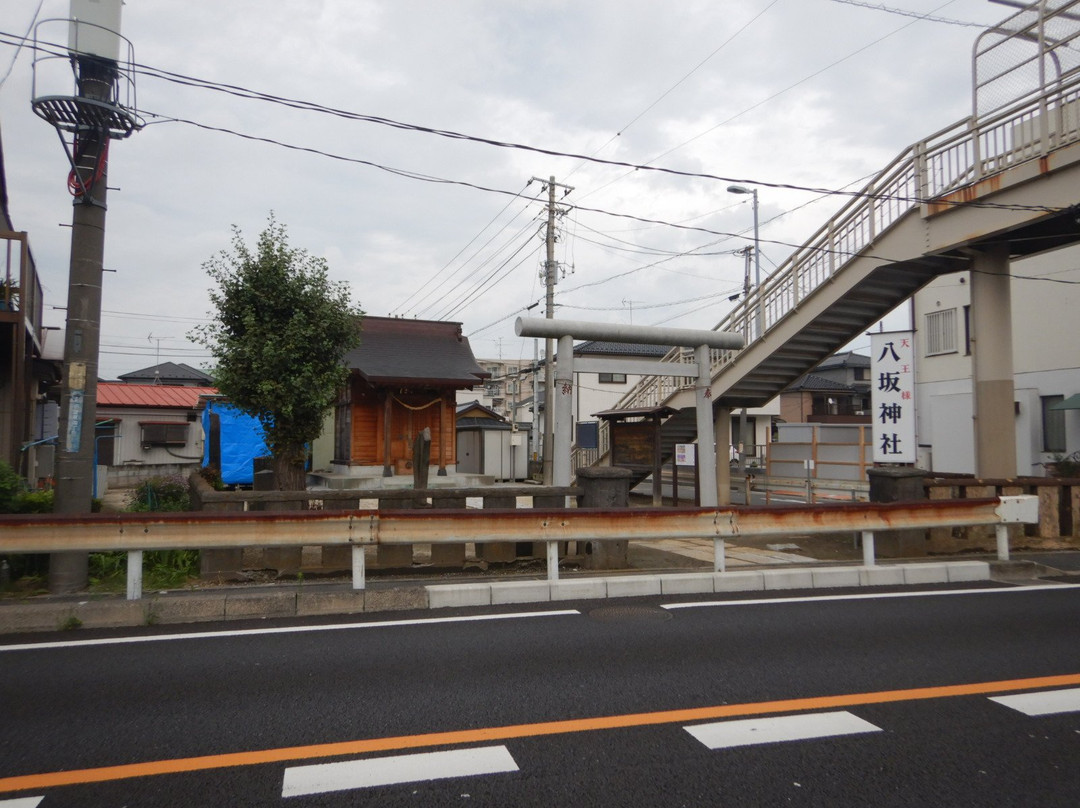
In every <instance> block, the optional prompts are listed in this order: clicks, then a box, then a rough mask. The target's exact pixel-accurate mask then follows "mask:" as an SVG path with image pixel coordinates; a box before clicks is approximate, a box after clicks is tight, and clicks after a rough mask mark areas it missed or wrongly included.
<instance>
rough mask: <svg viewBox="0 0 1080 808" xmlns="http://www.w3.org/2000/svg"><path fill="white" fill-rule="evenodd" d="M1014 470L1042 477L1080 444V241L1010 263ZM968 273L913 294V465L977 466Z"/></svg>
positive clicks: (971, 469)
mask: <svg viewBox="0 0 1080 808" xmlns="http://www.w3.org/2000/svg"><path fill="white" fill-rule="evenodd" d="M1010 276H1011V279H1010V283H1009V297H1010V301H1011V312H1012V315H1011V319H1012V323H1011V325H1012V328H1011V334H1012V368H1013V380H1012V381H1013V400H1014V421H1015V425H1016V434H1015V441H1016V473H1017V474H1018V475H1020V476H1043V475H1045V474H1046V465H1047V464H1048V463H1052V462H1053V461H1054V459H1055V458H1057V457H1060V456H1064V455H1068V454H1071V453H1074V452H1077V451H1080V398H1078V397H1077V396H1078V394H1080V342H1078V340H1077V336H1076V313H1077V311H1080V248H1077V247H1071V248H1064V249H1060V250H1054V251H1051V252H1045V253H1041V254H1039V255H1035V256H1032V257H1030V258H1025V259H1020V260H1014V261H1013V262H1012V263H1011V266H1010ZM972 306H973V301H972V295H971V274H970V272H959V273H954V274H951V275H946V276H944V277H942V278H939V279H937V280H936V281H934V282H933V283H931V284H929V285H928V286H926V287H925V288H924V289H922V290H921V291H919V292H918V293H917V294H916V295H915V297H914V305H913V320H914V327H915V349H916V357H915V400H916V408H917V409H916V435H917V440H918V446H919V448H918V458H917V465H918V466H919V467H920V468H925V469H928V470H931V471H944V472H956V473H963V474H973V473H975V468H976V466H975V438H974V428H973V425H972V424H973V418H974V417H975V415H976V413H975V405H974V390H973V385H972V378H973V355H974V352H975V350H976V348H977V344H978V334H975V333H974V331H973V329H972V324H973V322H974V319H973V317H972Z"/></svg>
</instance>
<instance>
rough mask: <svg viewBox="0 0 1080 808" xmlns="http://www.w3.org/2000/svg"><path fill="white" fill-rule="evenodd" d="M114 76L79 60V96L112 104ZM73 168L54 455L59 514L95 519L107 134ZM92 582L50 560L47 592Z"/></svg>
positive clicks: (77, 557)
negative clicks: (91, 514) (89, 515)
mask: <svg viewBox="0 0 1080 808" xmlns="http://www.w3.org/2000/svg"><path fill="white" fill-rule="evenodd" d="M114 76H115V70H114V69H111V68H109V67H108V66H106V65H103V64H102V63H101V62H100V60H93V57H86V58H84V57H80V58H79V95H80V97H84V98H91V99H95V100H106V99H107V97H108V93H109V92H110V91H111V88H112V80H113V77H114ZM79 148H80V150H81V154H78V155H77V162H76V164H75V168H74V170H73V176H74V181H75V189H76V196H75V202H74V208H73V211H72V217H71V261H70V268H69V275H68V298H67V320H66V329H67V330H66V333H65V336H64V371H63V389H62V392H61V399H60V430H59V446H58V451H57V455H56V499H55V504H54V506H53V508H54V511H55V512H56V513H89V512H90V504H91V500H92V498H93V490H94V478H93V475H94V474H96V473H97V469H95V468H94V423H95V420H96V419H95V411H96V407H97V377H98V346H99V343H100V336H101V279H102V274H103V273H102V266H103V262H104V256H105V212H106V204H105V200H106V180H107V173H108V172H107V158H108V152H109V135H108V133H107V132H105V131H103V130H101V129H97V130H87V131H85V132H83V133H82V134H81V135H80V137H79ZM86 582H87V554H86V553H55V554H53V556H52V557H51V558H50V560H49V591H50V592H71V591H75V590H78V589H82V588H83V587H85V586H86Z"/></svg>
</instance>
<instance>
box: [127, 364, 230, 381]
mask: <svg viewBox="0 0 1080 808" xmlns="http://www.w3.org/2000/svg"><path fill="white" fill-rule="evenodd" d="M119 378H120V380H121V381H125V382H154V381H162V382H191V383H193V384H194V383H197V384H201V385H209V384H210V383H211V381H212V379H211V378H210V376H209V374H207V373H204V372H203V371H201V370H199V369H198V368H193V367H191V365H185V364H184V363H182V362H162V363H161V364H160V365H154V366H152V367H148V368H143V369H142V370H133V371H132V372H131V373H125V374H123V375H122V376H120V377H119Z"/></svg>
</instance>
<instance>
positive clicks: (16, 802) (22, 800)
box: [0, 795, 45, 808]
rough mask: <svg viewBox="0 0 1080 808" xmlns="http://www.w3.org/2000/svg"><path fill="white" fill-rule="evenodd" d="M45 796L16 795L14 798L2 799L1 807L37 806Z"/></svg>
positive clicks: (29, 807) (28, 807)
mask: <svg viewBox="0 0 1080 808" xmlns="http://www.w3.org/2000/svg"><path fill="white" fill-rule="evenodd" d="M43 799H45V796H44V795H42V796H40V797H16V798H15V799H13V800H0V808H37V807H38V806H39V805H41V801H42V800H43Z"/></svg>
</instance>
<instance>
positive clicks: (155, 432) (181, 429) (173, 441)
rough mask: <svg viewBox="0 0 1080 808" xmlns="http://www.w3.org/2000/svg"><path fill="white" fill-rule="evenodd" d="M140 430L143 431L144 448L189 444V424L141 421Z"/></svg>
mask: <svg viewBox="0 0 1080 808" xmlns="http://www.w3.org/2000/svg"><path fill="white" fill-rule="evenodd" d="M139 428H140V429H141V430H142V445H143V446H144V447H146V446H183V445H185V444H186V443H187V433H188V425H187V424H177V423H162V422H153V421H141V422H139Z"/></svg>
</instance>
